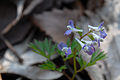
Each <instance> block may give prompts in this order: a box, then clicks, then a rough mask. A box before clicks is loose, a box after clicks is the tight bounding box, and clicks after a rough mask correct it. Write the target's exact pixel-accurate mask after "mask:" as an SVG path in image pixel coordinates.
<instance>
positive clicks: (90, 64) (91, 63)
mask: <svg viewBox="0 0 120 80" xmlns="http://www.w3.org/2000/svg"><path fill="white" fill-rule="evenodd" d="M94 64H96V61H94V62H90V63H88V64H87V66H86V67H89V66H92V65H94Z"/></svg>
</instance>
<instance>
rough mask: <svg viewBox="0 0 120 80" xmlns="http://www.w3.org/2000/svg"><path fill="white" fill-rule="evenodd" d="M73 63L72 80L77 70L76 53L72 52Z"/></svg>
mask: <svg viewBox="0 0 120 80" xmlns="http://www.w3.org/2000/svg"><path fill="white" fill-rule="evenodd" d="M73 61H74V74H73V76H72V80H74V78H75V75H76V74H77V68H76V52H74V57H73Z"/></svg>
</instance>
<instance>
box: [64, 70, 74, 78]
mask: <svg viewBox="0 0 120 80" xmlns="http://www.w3.org/2000/svg"><path fill="white" fill-rule="evenodd" d="M63 74H64V75H65V76H66V77H67V78H68V79H69V80H72V78H71V77H70V76H69V75H68V74H66V72H65V71H63Z"/></svg>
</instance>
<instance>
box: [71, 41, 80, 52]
mask: <svg viewBox="0 0 120 80" xmlns="http://www.w3.org/2000/svg"><path fill="white" fill-rule="evenodd" d="M81 48H82V47H81V45H80V44H79V43H78V42H77V41H76V40H75V39H74V40H73V41H72V44H71V50H72V52H73V51H75V49H76V50H78V52H79V51H80V50H81Z"/></svg>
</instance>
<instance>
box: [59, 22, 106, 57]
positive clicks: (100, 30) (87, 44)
mask: <svg viewBox="0 0 120 80" xmlns="http://www.w3.org/2000/svg"><path fill="white" fill-rule="evenodd" d="M103 24H104V22H102V23H101V24H100V25H99V26H98V27H94V26H91V25H88V28H89V32H88V33H87V34H85V35H82V37H81V36H80V37H76V36H75V37H74V38H75V40H76V41H77V42H78V43H79V44H80V45H81V47H82V50H83V51H84V52H86V53H87V54H89V55H92V54H93V53H94V52H95V47H94V44H96V43H97V45H98V47H100V42H101V41H103V39H105V38H106V36H107V34H106V33H105V30H104V27H103ZM67 28H68V30H67V31H66V32H65V33H64V35H70V34H71V33H72V32H73V33H74V34H75V35H76V34H77V35H78V32H83V30H81V29H77V28H75V26H74V23H73V21H72V20H69V24H68V26H67ZM88 35H91V36H92V37H93V38H94V40H91V39H90V40H85V39H84V37H85V36H88ZM58 48H59V50H61V51H63V52H65V55H66V56H68V55H69V54H71V48H70V47H67V45H66V44H64V43H63V42H60V43H59V44H58Z"/></svg>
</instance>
